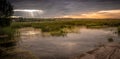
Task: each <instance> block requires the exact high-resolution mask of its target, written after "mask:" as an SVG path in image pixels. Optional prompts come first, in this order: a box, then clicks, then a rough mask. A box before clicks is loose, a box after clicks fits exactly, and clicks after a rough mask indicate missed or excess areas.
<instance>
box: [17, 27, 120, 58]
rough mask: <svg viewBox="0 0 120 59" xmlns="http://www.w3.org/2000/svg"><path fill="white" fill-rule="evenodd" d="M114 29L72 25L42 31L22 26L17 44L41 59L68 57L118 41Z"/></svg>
mask: <svg viewBox="0 0 120 59" xmlns="http://www.w3.org/2000/svg"><path fill="white" fill-rule="evenodd" d="M116 31H117V29H116V28H99V29H93V28H92V29H90V28H85V27H74V28H71V29H70V28H64V29H61V30H60V31H53V32H42V31H41V30H40V29H34V28H23V29H20V33H21V34H20V38H19V40H21V41H20V42H19V45H18V46H19V47H20V48H22V49H25V50H29V51H31V52H32V53H33V54H35V55H36V56H37V57H39V58H42V59H68V58H69V57H70V56H74V55H79V54H81V53H83V52H86V51H90V50H92V49H94V48H96V47H98V46H99V45H100V44H105V43H108V42H111V41H114V42H119V41H120V40H119V39H120V38H119V36H118V34H116V33H115V32H116ZM110 38H112V39H113V40H111V39H110Z"/></svg>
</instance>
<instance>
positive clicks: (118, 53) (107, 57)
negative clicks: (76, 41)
mask: <svg viewBox="0 0 120 59" xmlns="http://www.w3.org/2000/svg"><path fill="white" fill-rule="evenodd" d="M73 59H120V44H119V43H109V44H107V45H105V46H102V47H100V48H97V49H95V50H93V51H89V52H87V53H85V54H82V55H80V56H77V57H75V58H73Z"/></svg>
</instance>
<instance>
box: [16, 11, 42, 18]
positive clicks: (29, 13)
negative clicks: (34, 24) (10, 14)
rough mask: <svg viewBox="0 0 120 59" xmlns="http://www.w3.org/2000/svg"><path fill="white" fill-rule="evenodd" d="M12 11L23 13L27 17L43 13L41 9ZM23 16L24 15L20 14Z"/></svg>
mask: <svg viewBox="0 0 120 59" xmlns="http://www.w3.org/2000/svg"><path fill="white" fill-rule="evenodd" d="M14 12H21V13H24V14H25V16H26V17H27V18H35V17H36V16H40V15H41V14H43V13H44V11H43V10H37V9H15V10H14ZM22 16H23V17H24V15H22Z"/></svg>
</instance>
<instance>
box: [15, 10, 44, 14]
mask: <svg viewBox="0 0 120 59" xmlns="http://www.w3.org/2000/svg"><path fill="white" fill-rule="evenodd" d="M14 11H21V12H41V13H43V12H44V11H43V10H36V9H15V10H14Z"/></svg>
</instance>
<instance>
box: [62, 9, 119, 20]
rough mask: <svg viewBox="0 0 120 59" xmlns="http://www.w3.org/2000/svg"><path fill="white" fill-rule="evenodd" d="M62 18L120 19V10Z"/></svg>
mask: <svg viewBox="0 0 120 59" xmlns="http://www.w3.org/2000/svg"><path fill="white" fill-rule="evenodd" d="M62 18H101V19H102V18H120V10H102V11H97V12H89V13H85V14H79V15H65V16H62Z"/></svg>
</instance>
